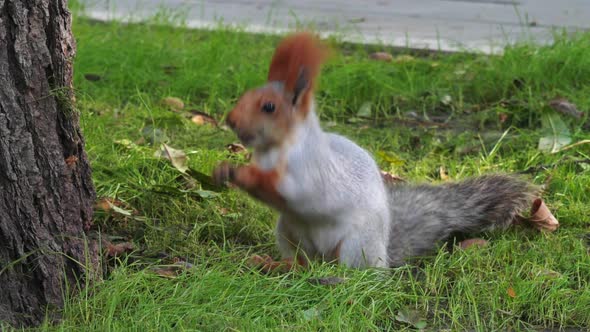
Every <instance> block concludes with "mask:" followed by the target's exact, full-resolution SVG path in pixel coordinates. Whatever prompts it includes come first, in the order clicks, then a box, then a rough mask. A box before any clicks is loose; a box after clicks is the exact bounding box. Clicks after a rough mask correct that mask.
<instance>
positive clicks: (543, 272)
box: [530, 267, 562, 279]
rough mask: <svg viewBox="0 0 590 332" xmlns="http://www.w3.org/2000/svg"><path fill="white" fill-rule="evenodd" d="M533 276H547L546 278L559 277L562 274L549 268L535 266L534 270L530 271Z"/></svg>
mask: <svg viewBox="0 0 590 332" xmlns="http://www.w3.org/2000/svg"><path fill="white" fill-rule="evenodd" d="M530 275H531V277H533V278H545V279H557V278H561V277H562V274H561V273H559V272H557V271H553V270H550V269H547V268H540V267H539V268H535V269H534V270H533V271H531V272H530Z"/></svg>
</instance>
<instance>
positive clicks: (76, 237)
mask: <svg viewBox="0 0 590 332" xmlns="http://www.w3.org/2000/svg"><path fill="white" fill-rule="evenodd" d="M74 54H75V44H74V40H73V38H72V34H71V16H70V13H69V11H68V8H67V0H0V322H2V321H3V322H5V323H9V324H11V325H15V326H31V325H37V324H39V323H41V322H42V321H43V319H44V318H45V315H46V314H47V313H49V314H50V315H52V314H51V313H52V312H55V310H52V309H55V308H59V307H60V306H61V305H62V303H63V297H64V295H65V293H64V291H65V290H66V289H72V288H74V287H75V286H76V285H77V284H78V283H80V280H82V279H81V278H84V277H85V273H88V271H89V270H88V267H89V266H91V265H92V263H93V262H94V261H95V259H96V256H95V254H96V250H95V249H92V247H93V246H90V247H91V248H90V249H88V248H87V247H86V244H87V243H88V242H87V241H85V237H84V231H85V229H87V227H88V226H89V225H90V222H91V218H92V203H93V201H94V196H95V193H94V188H93V186H92V182H91V178H90V167H89V164H88V159H87V157H86V154H85V152H84V141H83V139H82V135H81V133H80V127H79V116H78V113H77V111H76V109H75V108H74V96H73V90H72V60H73V57H74ZM89 258H90V259H89ZM49 317H50V318H51V317H52V316H49Z"/></svg>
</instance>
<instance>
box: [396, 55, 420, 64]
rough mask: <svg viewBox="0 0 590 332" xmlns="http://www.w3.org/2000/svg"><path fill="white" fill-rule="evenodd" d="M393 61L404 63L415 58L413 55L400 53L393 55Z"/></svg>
mask: <svg viewBox="0 0 590 332" xmlns="http://www.w3.org/2000/svg"><path fill="white" fill-rule="evenodd" d="M394 60H395V62H397V63H404V62H412V61H414V60H416V59H415V58H414V57H413V56H411V55H408V54H402V55H398V56H396V57H395V59H394Z"/></svg>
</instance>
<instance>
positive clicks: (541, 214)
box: [528, 198, 559, 232]
mask: <svg viewBox="0 0 590 332" xmlns="http://www.w3.org/2000/svg"><path fill="white" fill-rule="evenodd" d="M528 221H529V222H530V223H532V224H533V226H534V227H535V228H537V229H539V230H545V231H549V232H554V231H556V230H557V228H559V221H558V220H557V219H556V218H555V216H553V214H552V213H551V211H549V208H548V207H547V205H545V202H543V200H542V199H540V198H537V199H535V201H534V202H533V207H532V209H531V216H530V217H529V218H528Z"/></svg>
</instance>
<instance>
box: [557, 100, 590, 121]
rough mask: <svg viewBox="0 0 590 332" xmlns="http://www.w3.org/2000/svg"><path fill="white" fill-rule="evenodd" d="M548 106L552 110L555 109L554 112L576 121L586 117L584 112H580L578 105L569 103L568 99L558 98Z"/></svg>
mask: <svg viewBox="0 0 590 332" xmlns="http://www.w3.org/2000/svg"><path fill="white" fill-rule="evenodd" d="M548 104H549V106H550V107H551V108H553V110H555V111H557V112H559V113H561V114H564V115H568V116H571V117H574V118H576V119H581V118H582V117H584V112H582V111H580V110H578V108H577V107H576V105H574V104H573V103H571V102H569V101H568V100H567V99H564V98H556V99H553V100H551V101H549V103H548Z"/></svg>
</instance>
